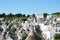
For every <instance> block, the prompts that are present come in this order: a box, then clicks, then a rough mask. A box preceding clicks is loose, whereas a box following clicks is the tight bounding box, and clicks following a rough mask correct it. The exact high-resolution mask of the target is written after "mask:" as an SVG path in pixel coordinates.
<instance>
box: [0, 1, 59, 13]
mask: <svg viewBox="0 0 60 40" xmlns="http://www.w3.org/2000/svg"><path fill="white" fill-rule="evenodd" d="M10 12H11V13H12V14H16V13H22V14H33V13H34V14H42V13H45V12H47V13H49V14H51V13H54V12H60V0H0V13H6V14H9V13H10Z"/></svg>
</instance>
